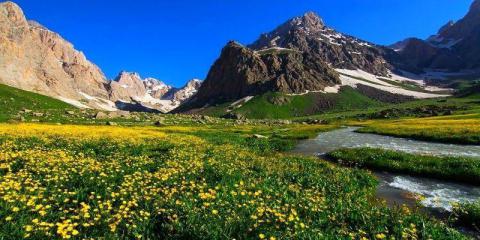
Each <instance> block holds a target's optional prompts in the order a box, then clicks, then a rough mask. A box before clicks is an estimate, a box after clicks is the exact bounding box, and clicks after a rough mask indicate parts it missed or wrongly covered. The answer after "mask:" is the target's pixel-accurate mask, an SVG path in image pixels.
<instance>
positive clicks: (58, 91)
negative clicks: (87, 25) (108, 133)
mask: <svg viewBox="0 0 480 240" xmlns="http://www.w3.org/2000/svg"><path fill="white" fill-rule="evenodd" d="M0 56H1V57H0V82H1V83H4V84H7V85H10V86H13V87H17V88H21V89H24V90H29V91H35V92H39V93H42V94H45V95H49V96H54V97H59V96H60V97H64V98H69V99H82V95H81V94H80V92H82V93H85V94H88V95H92V96H98V97H102V98H107V97H108V93H107V90H106V87H105V84H107V80H106V77H105V76H104V74H103V73H102V72H101V71H100V69H99V68H98V67H97V66H95V65H94V64H93V63H91V62H89V61H88V60H87V59H86V58H85V56H84V55H83V53H82V52H79V51H77V50H75V49H74V47H73V45H72V44H71V43H69V42H67V41H66V40H64V39H63V38H62V37H60V36H59V35H58V34H56V33H54V32H52V31H50V30H48V29H46V28H45V27H43V26H41V25H40V24H38V23H36V22H29V21H27V19H26V18H25V16H24V14H23V12H22V10H21V9H20V7H18V6H17V5H16V4H15V3H12V2H4V3H0Z"/></svg>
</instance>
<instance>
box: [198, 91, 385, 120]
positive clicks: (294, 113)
mask: <svg viewBox="0 0 480 240" xmlns="http://www.w3.org/2000/svg"><path fill="white" fill-rule="evenodd" d="M273 97H284V98H287V99H288V102H287V103H284V104H273V103H272V102H271V100H270V99H271V98H273ZM322 101H323V102H322ZM325 102H327V103H325ZM385 105H386V104H384V103H381V102H378V101H375V100H373V99H370V98H368V97H366V96H364V95H362V94H360V93H359V92H358V91H356V90H355V89H353V88H350V87H346V88H344V89H343V90H342V91H341V93H340V94H324V93H309V94H305V95H293V96H289V95H284V94H281V93H266V94H263V95H261V96H257V97H255V98H253V99H252V100H250V101H249V102H247V103H246V104H244V105H243V106H242V107H240V108H238V109H235V110H234V111H233V113H239V114H241V115H244V116H246V117H248V118H252V119H264V118H269V119H288V118H294V117H299V116H305V115H312V114H315V113H318V112H342V111H350V110H355V109H361V110H365V109H369V108H374V107H380V106H385ZM228 106H229V104H222V105H219V106H216V107H211V108H207V109H205V110H203V112H202V113H204V114H209V115H212V116H222V115H224V114H226V111H225V109H226V108H227V107H228Z"/></svg>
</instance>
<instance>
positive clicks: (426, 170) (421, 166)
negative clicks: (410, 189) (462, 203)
mask: <svg viewBox="0 0 480 240" xmlns="http://www.w3.org/2000/svg"><path fill="white" fill-rule="evenodd" d="M327 156H328V158H329V159H332V160H333V161H335V162H336V163H339V164H341V165H344V166H348V167H359V168H367V169H372V170H377V171H388V172H393V173H402V174H409V175H413V176H421V177H431V178H436V179H442V180H449V181H456V182H462V183H468V184H473V185H480V159H479V158H466V157H452V156H428V155H418V154H410V153H404V152H398V151H392V150H383V149H373V148H354V149H340V150H336V151H333V152H330V153H328V154H327Z"/></svg>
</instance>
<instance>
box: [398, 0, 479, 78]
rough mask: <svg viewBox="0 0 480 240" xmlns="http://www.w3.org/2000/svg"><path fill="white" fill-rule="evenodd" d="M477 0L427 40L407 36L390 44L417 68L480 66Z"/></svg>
mask: <svg viewBox="0 0 480 240" xmlns="http://www.w3.org/2000/svg"><path fill="white" fill-rule="evenodd" d="M479 43H480V0H475V1H474V2H473V3H472V5H471V7H470V10H469V12H468V13H467V15H466V16H465V17H464V18H462V19H461V20H459V21H457V22H454V21H450V22H448V23H447V24H445V25H444V26H443V27H442V28H440V30H439V31H438V33H437V34H435V35H433V36H431V37H429V38H428V39H426V40H422V39H407V40H404V41H402V42H401V43H397V44H394V45H392V46H391V47H392V48H393V49H395V50H396V51H397V52H398V53H399V54H400V55H401V57H402V60H403V61H404V62H407V63H409V64H411V65H412V67H416V68H418V69H420V70H425V69H428V70H430V71H431V70H436V71H444V72H445V71H447V72H459V71H464V72H465V71H467V72H468V71H472V70H478V69H479V68H480V44H479Z"/></svg>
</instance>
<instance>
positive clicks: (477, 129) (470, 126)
mask: <svg viewBox="0 0 480 240" xmlns="http://www.w3.org/2000/svg"><path fill="white" fill-rule="evenodd" d="M355 124H360V125H362V126H365V128H362V129H360V130H359V131H360V132H365V133H377V134H384V135H391V136H399V137H410V138H415V139H420V140H431V141H438V142H449V143H460V144H480V119H479V118H478V114H468V115H457V116H447V117H445V116H443V117H431V118H412V119H401V120H384V121H367V122H363V123H355Z"/></svg>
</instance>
